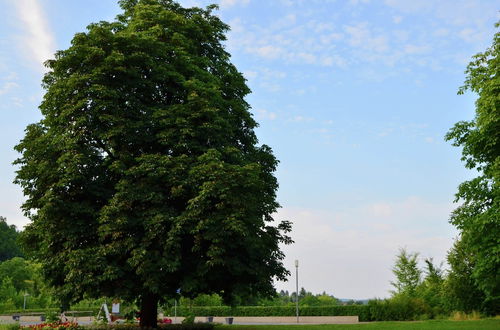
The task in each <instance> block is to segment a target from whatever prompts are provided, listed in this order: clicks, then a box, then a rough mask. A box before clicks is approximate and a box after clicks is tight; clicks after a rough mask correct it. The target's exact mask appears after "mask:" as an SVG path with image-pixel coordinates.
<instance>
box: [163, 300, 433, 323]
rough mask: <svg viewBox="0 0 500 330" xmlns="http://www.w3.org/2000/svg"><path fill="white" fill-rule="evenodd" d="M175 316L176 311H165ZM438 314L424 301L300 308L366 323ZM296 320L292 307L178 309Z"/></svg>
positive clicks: (182, 312) (305, 312) (181, 312)
mask: <svg viewBox="0 0 500 330" xmlns="http://www.w3.org/2000/svg"><path fill="white" fill-rule="evenodd" d="M165 312H166V313H165V314H167V313H168V312H170V315H174V309H173V308H172V309H171V310H170V311H165ZM440 313H441V312H440V311H439V310H436V309H433V308H431V307H429V305H427V304H426V303H425V302H424V301H423V300H422V299H419V298H408V297H400V298H393V299H387V300H370V302H369V303H368V305H348V306H314V307H313V306H311V307H305V306H301V307H300V308H299V315H301V316H359V320H360V321H362V322H366V321H411V320H422V319H432V318H435V317H437V316H439V314H440ZM192 314H194V315H196V316H295V307H293V306H242V307H232V308H231V307H229V306H209V307H186V306H181V307H178V308H177V315H178V316H186V315H192Z"/></svg>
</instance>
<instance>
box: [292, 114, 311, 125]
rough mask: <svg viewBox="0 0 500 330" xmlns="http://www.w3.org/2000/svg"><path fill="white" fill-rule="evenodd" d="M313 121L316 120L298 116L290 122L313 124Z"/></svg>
mask: <svg viewBox="0 0 500 330" xmlns="http://www.w3.org/2000/svg"><path fill="white" fill-rule="evenodd" d="M313 120H314V118H312V117H305V116H301V115H298V116H294V117H292V118H290V119H289V120H288V121H291V122H294V123H304V122H311V121H313Z"/></svg>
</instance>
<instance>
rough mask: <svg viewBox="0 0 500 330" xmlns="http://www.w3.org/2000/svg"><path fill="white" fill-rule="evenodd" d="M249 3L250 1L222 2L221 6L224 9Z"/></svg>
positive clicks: (225, 0) (230, 0) (232, 0)
mask: <svg viewBox="0 0 500 330" xmlns="http://www.w3.org/2000/svg"><path fill="white" fill-rule="evenodd" d="M249 2H250V0H221V1H220V6H221V8H223V9H224V8H228V7H232V6H234V5H238V4H241V5H247V4H248V3H249Z"/></svg>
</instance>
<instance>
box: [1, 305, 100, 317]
mask: <svg viewBox="0 0 500 330" xmlns="http://www.w3.org/2000/svg"><path fill="white" fill-rule="evenodd" d="M60 310H61V309H60V308H56V307H52V308H31V309H13V310H7V311H4V312H2V313H0V315H13V314H19V315H30V314H33V313H37V314H40V313H43V314H46V313H57V314H58V315H59V312H60ZM98 312H99V307H96V308H92V309H88V308H87V309H84V308H82V309H80V310H78V311H67V312H66V316H68V317H71V316H73V315H74V316H88V315H89V314H90V313H92V315H95V314H97V313H98Z"/></svg>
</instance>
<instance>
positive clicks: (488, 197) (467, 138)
mask: <svg viewBox="0 0 500 330" xmlns="http://www.w3.org/2000/svg"><path fill="white" fill-rule="evenodd" d="M498 26H499V23H497V24H496V27H498ZM466 74H467V78H466V80H465V84H464V86H463V87H461V88H460V90H459V94H462V93H464V92H465V91H467V90H470V91H472V92H475V93H477V95H478V98H477V100H476V116H475V118H474V119H473V120H471V121H461V122H458V123H456V124H455V126H454V127H453V128H452V129H451V130H450V131H449V132H448V134H447V135H446V139H447V140H451V141H452V143H453V145H454V146H459V147H462V160H463V161H464V162H465V166H466V167H467V168H469V169H476V170H477V171H478V172H479V176H478V177H476V178H474V179H472V180H469V181H466V182H464V183H462V184H461V185H460V186H459V188H458V192H457V194H456V202H459V201H460V202H461V203H462V204H461V205H460V206H459V207H458V208H457V209H455V211H454V212H453V214H452V215H451V220H450V221H451V223H452V224H454V225H455V226H456V227H457V228H458V229H459V230H460V235H461V238H460V239H461V240H463V241H464V248H465V249H466V250H468V251H469V253H470V254H471V255H472V259H473V261H474V262H473V264H474V267H473V270H472V276H473V278H474V280H475V282H476V283H477V285H478V287H479V288H480V289H481V290H482V291H483V292H484V293H485V295H486V304H487V305H488V306H489V307H488V309H489V310H490V311H492V312H494V313H495V312H496V313H498V312H500V33H496V34H495V36H494V38H493V44H492V46H491V47H490V48H488V49H487V50H486V51H485V52H483V53H479V54H477V55H475V56H474V58H473V60H472V62H470V64H469V65H468V67H467V70H466Z"/></svg>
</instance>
